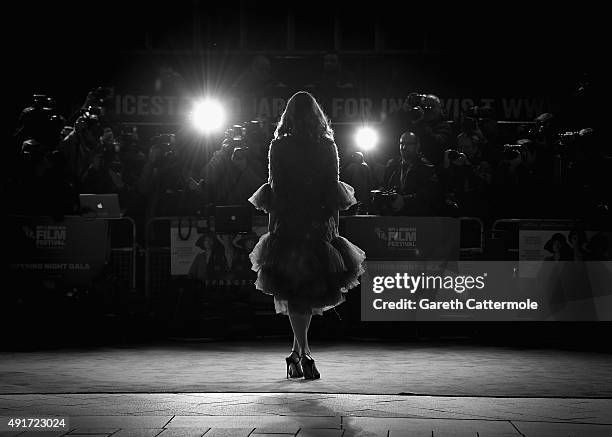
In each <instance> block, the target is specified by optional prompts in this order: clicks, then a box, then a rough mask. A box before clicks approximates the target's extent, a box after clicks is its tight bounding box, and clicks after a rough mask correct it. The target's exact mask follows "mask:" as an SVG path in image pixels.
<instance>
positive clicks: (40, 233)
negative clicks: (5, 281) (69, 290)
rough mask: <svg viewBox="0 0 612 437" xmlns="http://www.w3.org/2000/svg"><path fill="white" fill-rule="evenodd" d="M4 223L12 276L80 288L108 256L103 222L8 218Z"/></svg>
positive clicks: (92, 277)
mask: <svg viewBox="0 0 612 437" xmlns="http://www.w3.org/2000/svg"><path fill="white" fill-rule="evenodd" d="M8 222H9V229H8V230H9V232H8V235H9V241H10V246H9V247H10V248H11V259H12V260H13V261H12V262H11V264H10V269H11V271H12V272H13V273H17V274H20V273H22V274H27V275H29V274H34V275H36V276H37V277H39V278H40V279H43V280H44V279H49V280H61V281H62V283H64V284H65V285H69V286H80V285H88V284H90V283H91V282H92V280H94V279H95V278H96V277H97V276H98V275H99V274H100V273H101V272H102V270H103V269H104V266H105V263H106V261H107V259H108V258H107V256H108V254H109V246H108V242H109V240H108V222H107V221H106V220H100V219H84V218H81V217H77V216H69V217H65V218H64V220H62V221H55V220H53V219H52V218H51V217H20V216H9V217H8Z"/></svg>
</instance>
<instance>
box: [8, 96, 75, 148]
mask: <svg viewBox="0 0 612 437" xmlns="http://www.w3.org/2000/svg"><path fill="white" fill-rule="evenodd" d="M63 125H64V118H63V117H62V116H61V115H60V114H58V113H57V111H56V110H55V101H54V99H53V98H52V97H48V96H46V95H44V94H34V96H33V102H32V105H30V106H28V107H27V108H25V109H24V110H23V111H22V112H21V114H20V115H19V119H18V121H17V126H18V127H17V129H16V131H15V133H14V137H15V140H16V147H17V150H16V152H17V154H19V153H21V151H22V150H21V148H22V144H23V143H24V141H27V140H31V139H33V140H35V141H36V142H38V143H40V144H43V145H45V146H46V147H52V148H55V147H57V144H58V142H59V141H60V140H61V138H60V131H61V128H62V126H63Z"/></svg>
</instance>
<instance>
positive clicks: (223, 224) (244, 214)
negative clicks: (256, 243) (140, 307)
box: [215, 205, 253, 234]
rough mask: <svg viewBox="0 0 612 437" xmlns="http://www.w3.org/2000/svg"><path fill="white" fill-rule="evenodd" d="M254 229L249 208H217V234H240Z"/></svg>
mask: <svg viewBox="0 0 612 437" xmlns="http://www.w3.org/2000/svg"><path fill="white" fill-rule="evenodd" d="M252 227H253V224H252V217H251V211H250V209H249V208H248V207H246V206H239V205H229V206H217V207H215V232H217V233H220V234H238V233H242V232H251V230H252Z"/></svg>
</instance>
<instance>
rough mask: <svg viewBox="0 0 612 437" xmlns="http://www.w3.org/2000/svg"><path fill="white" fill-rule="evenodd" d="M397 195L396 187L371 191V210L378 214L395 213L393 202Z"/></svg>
mask: <svg viewBox="0 0 612 437" xmlns="http://www.w3.org/2000/svg"><path fill="white" fill-rule="evenodd" d="M396 197H397V191H396V190H395V189H393V188H392V189H389V190H372V191H370V200H371V202H370V203H371V210H372V211H371V212H372V213H373V214H378V215H389V214H392V213H393V202H394V201H395V199H396Z"/></svg>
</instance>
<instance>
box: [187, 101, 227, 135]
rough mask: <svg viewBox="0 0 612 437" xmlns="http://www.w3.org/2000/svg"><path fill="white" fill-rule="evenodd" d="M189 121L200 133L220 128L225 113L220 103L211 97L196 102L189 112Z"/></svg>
mask: <svg viewBox="0 0 612 437" xmlns="http://www.w3.org/2000/svg"><path fill="white" fill-rule="evenodd" d="M191 121H192V123H193V125H194V127H195V128H196V129H198V130H199V131H200V132H202V133H211V132H214V131H218V130H220V129H221V128H222V127H223V126H224V123H225V113H224V111H223V107H222V106H221V103H219V102H218V101H216V100H213V99H205V100H201V101H199V102H197V103H196V104H195V105H194V107H193V112H192V113H191Z"/></svg>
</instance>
